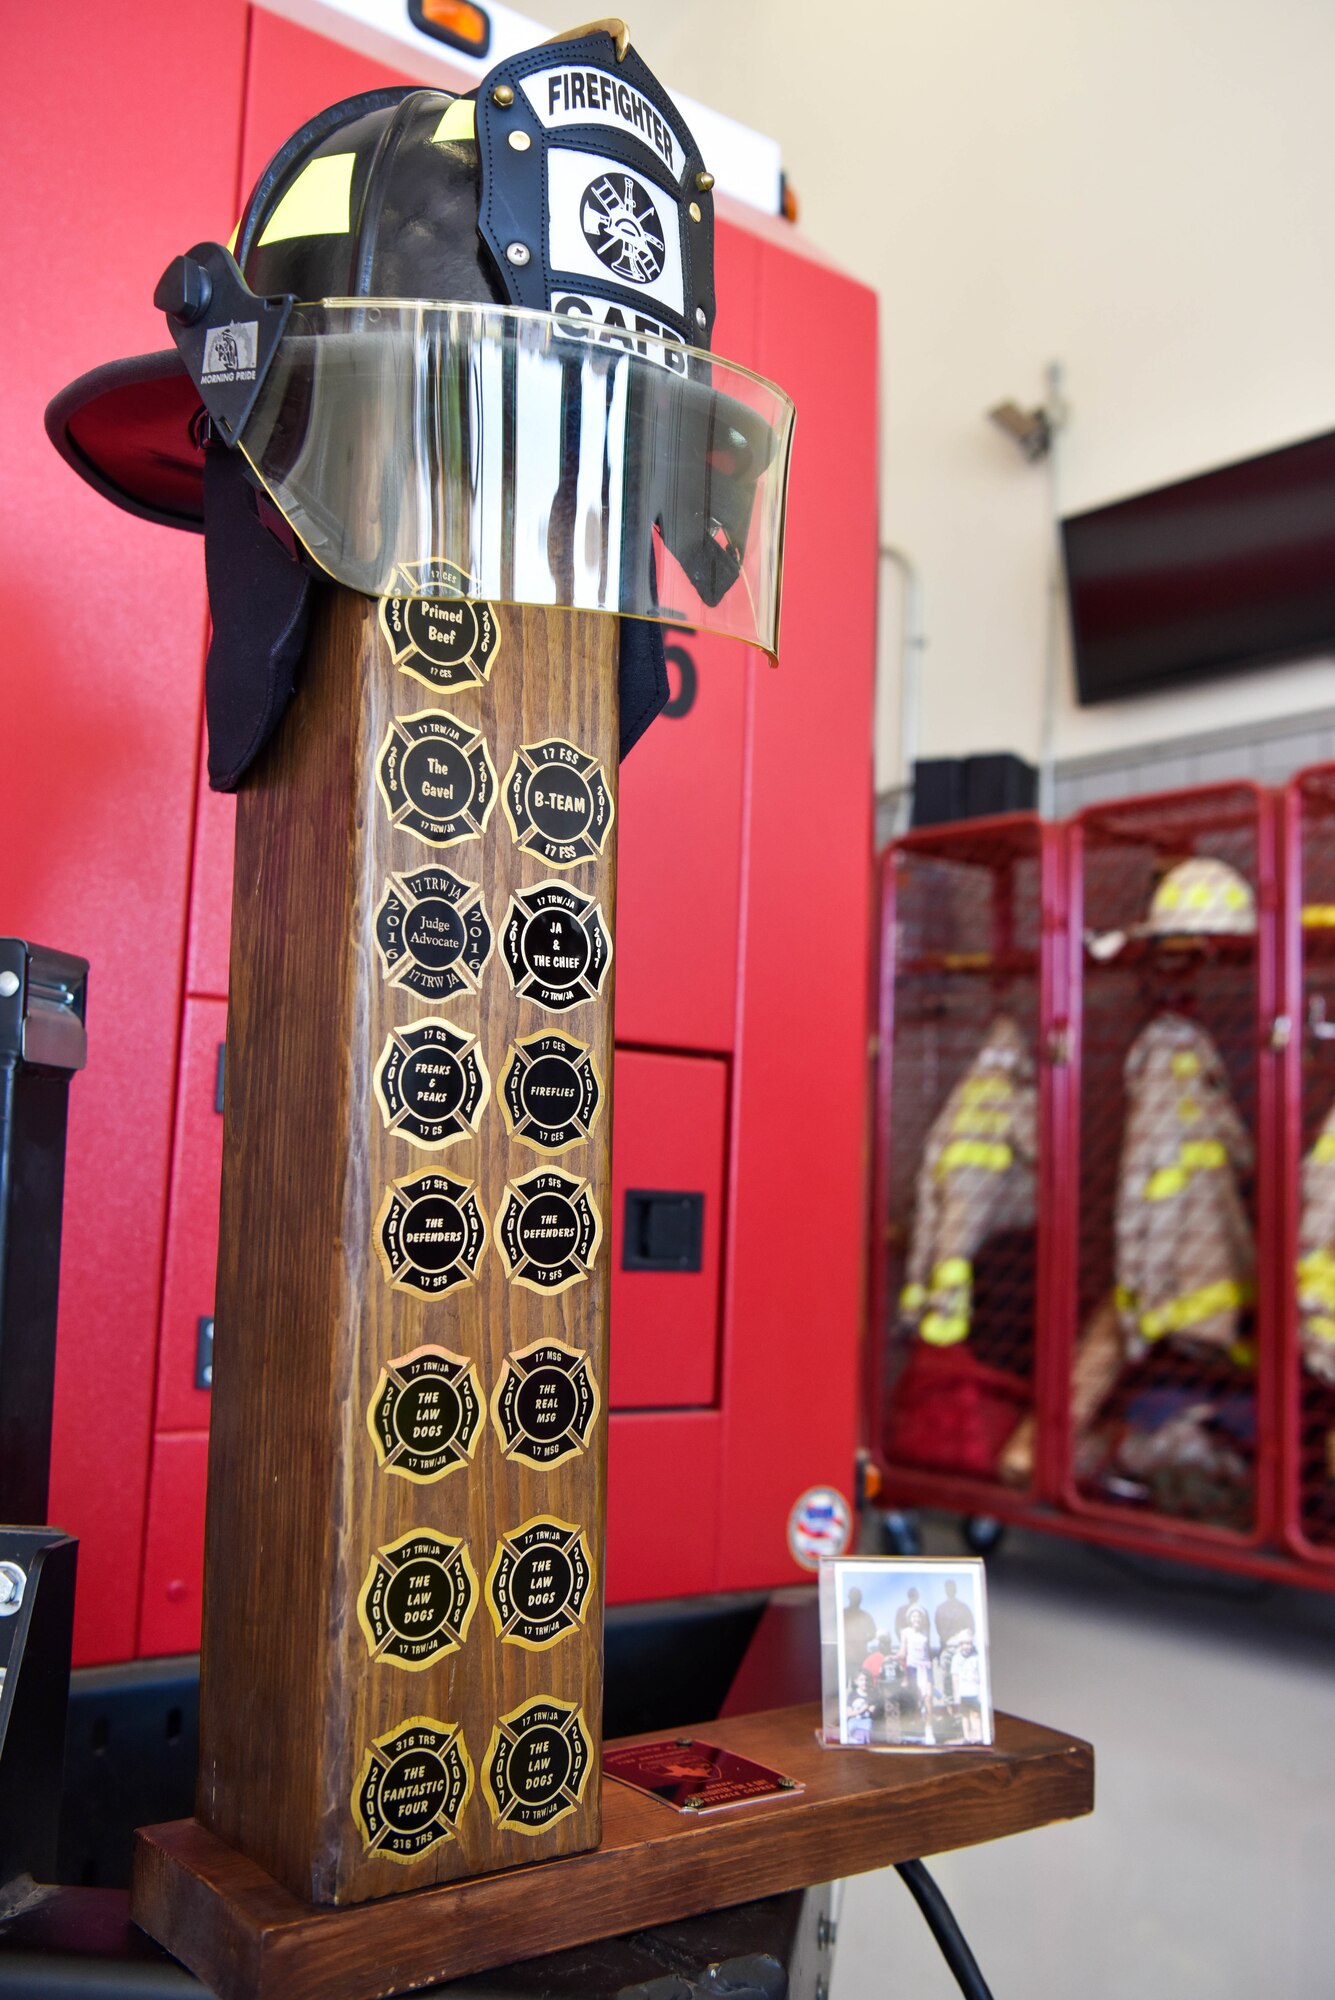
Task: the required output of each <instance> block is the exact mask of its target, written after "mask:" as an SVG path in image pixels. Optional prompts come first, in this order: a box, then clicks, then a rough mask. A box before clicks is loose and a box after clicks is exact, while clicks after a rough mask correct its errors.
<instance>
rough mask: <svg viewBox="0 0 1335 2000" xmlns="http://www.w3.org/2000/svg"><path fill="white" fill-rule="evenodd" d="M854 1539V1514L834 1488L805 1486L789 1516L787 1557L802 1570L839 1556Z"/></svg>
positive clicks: (815, 1566)
mask: <svg viewBox="0 0 1335 2000" xmlns="http://www.w3.org/2000/svg"><path fill="white" fill-rule="evenodd" d="M852 1536H853V1510H852V1508H851V1507H850V1506H849V1504H848V1502H847V1500H845V1498H844V1496H843V1494H842V1493H841V1492H840V1491H839V1488H838V1487H837V1486H808V1488H807V1490H806V1492H805V1493H804V1494H802V1496H801V1498H800V1499H798V1500H796V1501H794V1503H793V1511H792V1513H791V1514H790V1515H789V1516H788V1553H789V1555H790V1556H791V1557H792V1559H793V1561H794V1562H795V1563H797V1564H798V1565H799V1566H800V1567H801V1568H802V1569H819V1568H820V1565H821V1563H822V1561H823V1560H824V1559H825V1558H826V1557H827V1556H841V1555H842V1554H843V1553H844V1551H845V1549H846V1548H847V1547H848V1544H849V1542H850V1541H851V1540H852Z"/></svg>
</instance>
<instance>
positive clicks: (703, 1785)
mask: <svg viewBox="0 0 1335 2000" xmlns="http://www.w3.org/2000/svg"><path fill="white" fill-rule="evenodd" d="M603 1770H604V1771H605V1772H606V1773H607V1776H608V1777H609V1778H615V1779H617V1781H618V1783H620V1784H623V1785H630V1786H631V1787H632V1788H633V1789H634V1790H635V1791H637V1792H648V1793H649V1795H650V1797H651V1798H655V1799H662V1801H663V1803H664V1805H668V1806H675V1807H676V1809H677V1811H678V1812H692V1813H697V1812H721V1811H722V1810H723V1809H724V1808H725V1807H728V1806H744V1805H749V1804H750V1803H751V1802H752V1801H753V1800H756V1799H776V1798H794V1797H796V1796H797V1794H798V1793H799V1792H801V1791H802V1790H803V1789H804V1787H803V1786H801V1785H800V1784H798V1782H797V1780H796V1779H795V1778H786V1777H785V1776H784V1775H783V1772H782V1771H774V1770H771V1769H770V1767H769V1765H768V1764H756V1763H753V1762H752V1760H751V1758H749V1757H740V1756H738V1754H737V1752H736V1751H735V1750H720V1749H719V1747H718V1745H717V1744H715V1743H702V1742H700V1741H699V1739H698V1738H692V1737H689V1736H678V1737H671V1738H669V1739H668V1740H667V1741H666V1742H663V1743H631V1744H628V1745H627V1746H626V1747H625V1748H624V1749H622V1748H620V1747H617V1748H614V1749H612V1750H608V1751H605V1752H604V1754H603Z"/></svg>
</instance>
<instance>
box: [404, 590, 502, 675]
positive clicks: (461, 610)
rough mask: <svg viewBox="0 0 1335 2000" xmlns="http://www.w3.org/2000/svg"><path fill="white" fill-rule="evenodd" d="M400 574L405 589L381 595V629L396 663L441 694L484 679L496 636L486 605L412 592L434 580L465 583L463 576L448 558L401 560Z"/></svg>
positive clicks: (497, 630) (493, 654)
mask: <svg viewBox="0 0 1335 2000" xmlns="http://www.w3.org/2000/svg"><path fill="white" fill-rule="evenodd" d="M400 579H401V580H402V582H403V586H404V591H405V593H406V594H405V595H403V596H392V597H382V598H381V600H380V629H381V631H382V632H383V633H384V635H385V637H386V639H387V640H388V642H389V649H390V652H391V653H392V654H393V655H394V664H395V666H396V667H398V668H399V670H400V672H402V673H405V674H412V675H413V677H414V678H415V679H416V680H419V681H422V682H423V683H424V684H425V685H426V686H427V687H430V688H435V689H436V690H437V692H438V693H441V694H452V693H453V692H454V691H455V690H456V689H457V688H464V687H477V686H478V685H479V683H480V682H482V681H485V680H486V678H487V676H488V675H489V674H490V672H491V669H492V666H493V664H494V662H495V659H496V653H497V649H498V648H499V646H500V637H501V635H500V628H499V626H498V625H497V622H496V613H495V611H494V610H493V609H492V607H491V605H490V604H484V603H482V602H480V601H479V600H477V599H473V598H468V597H422V596H420V595H417V594H414V593H419V592H420V591H421V590H423V589H424V588H428V587H431V586H433V585H434V586H436V587H439V586H440V585H442V584H443V585H445V586H446V588H448V589H451V590H453V589H459V588H466V587H467V579H466V578H465V577H464V575H463V573H462V571H461V570H459V569H457V568H456V567H455V565H454V564H453V563H450V562H429V563H401V564H400V565H399V571H398V577H397V578H396V581H398V580H400Z"/></svg>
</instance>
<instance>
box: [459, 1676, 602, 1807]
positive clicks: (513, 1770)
mask: <svg viewBox="0 0 1335 2000" xmlns="http://www.w3.org/2000/svg"><path fill="white" fill-rule="evenodd" d="M592 1763H593V1746H592V1744H591V1743H590V1741H589V1735H588V1731H587V1730H586V1729H585V1727H584V1718H583V1716H582V1715H581V1714H580V1711H579V1709H578V1708H577V1707H576V1706H575V1705H574V1704H573V1703H571V1702H566V1701H557V1700H555V1698H554V1697H551V1696H539V1697H538V1699H537V1700H535V1701H529V1702H526V1703H524V1705H523V1706H522V1707H520V1708H515V1709H511V1711H510V1713H509V1714H508V1715H503V1716H502V1717H501V1719H500V1722H499V1723H498V1724H497V1726H496V1728H495V1729H493V1730H492V1733H491V1742H490V1744H489V1745H488V1748H487V1762H486V1767H485V1772H484V1782H485V1787H486V1793H487V1803H488V1805H489V1806H490V1807H491V1816H492V1818H493V1819H494V1820H495V1822H496V1824H497V1825H498V1826H508V1827H513V1829H514V1831H515V1832H516V1833H542V1832H543V1831H544V1830H545V1829H546V1828H547V1827H549V1826H554V1825H555V1824H556V1822H557V1820H559V1819H564V1818H565V1816H566V1814H567V1813H569V1812H573V1811H574V1810H575V1807H576V1806H577V1805H578V1804H579V1802H580V1799H581V1797H582V1796H583V1792H584V1786H585V1782H586V1780H587V1778H588V1775H589V1769H590V1766H591V1765H592Z"/></svg>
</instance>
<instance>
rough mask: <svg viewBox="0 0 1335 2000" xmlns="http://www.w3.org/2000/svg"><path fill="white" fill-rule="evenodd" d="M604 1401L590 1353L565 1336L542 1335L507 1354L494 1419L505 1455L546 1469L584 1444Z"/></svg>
mask: <svg viewBox="0 0 1335 2000" xmlns="http://www.w3.org/2000/svg"><path fill="white" fill-rule="evenodd" d="M598 1404H599V1398H598V1385H597V1383H596V1382H595V1381H594V1379H593V1375H592V1372H591V1370H590V1368H589V1357H588V1356H587V1354H582V1353H580V1352H579V1350H578V1349H576V1348H572V1347H566V1346H564V1345H563V1344H562V1343H561V1342H560V1341H559V1340H536V1341H534V1342H533V1344H532V1346H530V1347H525V1348H521V1349H520V1351H519V1352H518V1353H517V1354H507V1355H506V1357H505V1366H504V1367H503V1369H502V1370H501V1377H500V1380H499V1381H498V1382H497V1384H496V1387H495V1389H494V1390H493V1392H492V1398H491V1419H492V1422H493V1423H494V1424H495V1426H496V1432H497V1435H498V1436H499V1438H500V1440H501V1443H502V1445H503V1446H504V1448H505V1456H506V1457H507V1458H509V1459H517V1460H519V1461H520V1463H522V1464H524V1465H532V1466H535V1467H536V1468H537V1469H538V1470H540V1471H543V1470H545V1469H546V1468H547V1467H548V1466H552V1465H559V1464H560V1462H561V1460H562V1459H564V1458H569V1457H571V1456H572V1454H573V1453H575V1452H579V1451H583V1450H584V1448H585V1446H586V1445H587V1443H588V1441H589V1433H590V1432H591V1431H592V1429H593V1426H594V1423H595V1421H596V1419H597V1416H598Z"/></svg>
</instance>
